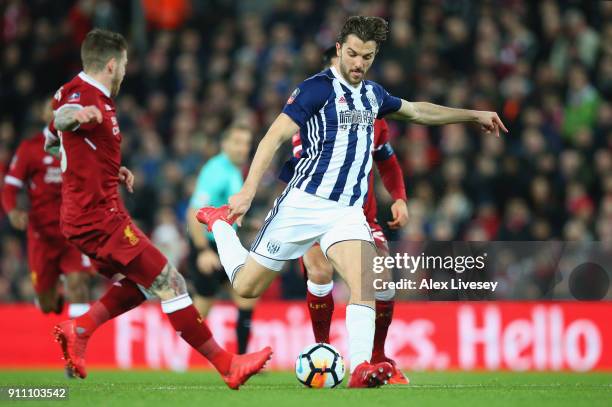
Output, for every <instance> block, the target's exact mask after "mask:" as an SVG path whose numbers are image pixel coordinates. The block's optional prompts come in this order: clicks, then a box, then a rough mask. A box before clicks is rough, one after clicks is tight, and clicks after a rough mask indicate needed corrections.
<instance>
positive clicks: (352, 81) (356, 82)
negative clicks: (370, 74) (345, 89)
mask: <svg viewBox="0 0 612 407" xmlns="http://www.w3.org/2000/svg"><path fill="white" fill-rule="evenodd" d="M338 65H339V66H340V73H341V74H342V76H343V77H344V79H346V81H347V82H348V83H350V84H351V85H359V84H360V83H361V81H362V80H363V78H364V77H365V70H362V69H361V70H359V72H360V73H361V76H359V77H357V78H356V79H354V78H353V77H352V76H351V73H352V72H351V70H350V69H349V68H348V67H347V66H346V65H344V63H343V61H342V58H340V59H339V61H338ZM354 71H355V72H356V70H354Z"/></svg>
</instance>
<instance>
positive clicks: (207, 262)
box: [196, 249, 221, 274]
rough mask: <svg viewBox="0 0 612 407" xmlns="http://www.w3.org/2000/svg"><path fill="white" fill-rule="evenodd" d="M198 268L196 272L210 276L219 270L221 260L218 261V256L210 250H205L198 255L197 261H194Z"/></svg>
mask: <svg viewBox="0 0 612 407" xmlns="http://www.w3.org/2000/svg"><path fill="white" fill-rule="evenodd" d="M196 264H197V266H198V270H199V271H200V273H202V274H212V273H213V272H214V271H215V270H219V269H220V268H221V260H219V256H218V255H217V253H215V252H214V251H213V250H211V249H206V250H203V251H201V252H200V254H198V259H197V261H196Z"/></svg>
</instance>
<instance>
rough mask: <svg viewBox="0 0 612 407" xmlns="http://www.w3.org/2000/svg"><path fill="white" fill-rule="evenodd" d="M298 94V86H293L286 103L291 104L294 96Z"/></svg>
mask: <svg viewBox="0 0 612 407" xmlns="http://www.w3.org/2000/svg"><path fill="white" fill-rule="evenodd" d="M299 94H300V88H295V90H294V91H293V93H292V94H291V96H289V99H287V104H288V105H290V104H292V103H293V101H294V100H295V98H296V97H298V95H299Z"/></svg>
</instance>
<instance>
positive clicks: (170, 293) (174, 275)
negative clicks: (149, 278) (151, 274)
mask: <svg viewBox="0 0 612 407" xmlns="http://www.w3.org/2000/svg"><path fill="white" fill-rule="evenodd" d="M147 291H149V292H151V293H153V294H154V295H155V296H156V297H159V298H160V299H161V300H162V301H166V300H170V299H173V298H176V297H178V296H181V295H185V294H187V283H186V282H185V279H184V278H183V276H182V275H181V273H179V272H178V271H177V270H176V268H174V266H172V265H171V264H170V263H168V264H166V266H165V267H164V269H163V270H162V272H161V273H160V274H159V275H158V276H157V278H156V279H155V281H153V284H151V286H150V287H149V288H148V289H147Z"/></svg>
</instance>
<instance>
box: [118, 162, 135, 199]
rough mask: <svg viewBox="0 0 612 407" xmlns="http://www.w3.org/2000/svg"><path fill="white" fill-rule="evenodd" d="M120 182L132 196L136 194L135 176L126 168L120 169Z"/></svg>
mask: <svg viewBox="0 0 612 407" xmlns="http://www.w3.org/2000/svg"><path fill="white" fill-rule="evenodd" d="M119 182H121V183H122V184H125V187H126V188H127V190H128V192H129V193H130V194H131V193H133V192H134V174H132V171H130V170H128V169H127V168H126V167H120V168H119Z"/></svg>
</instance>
